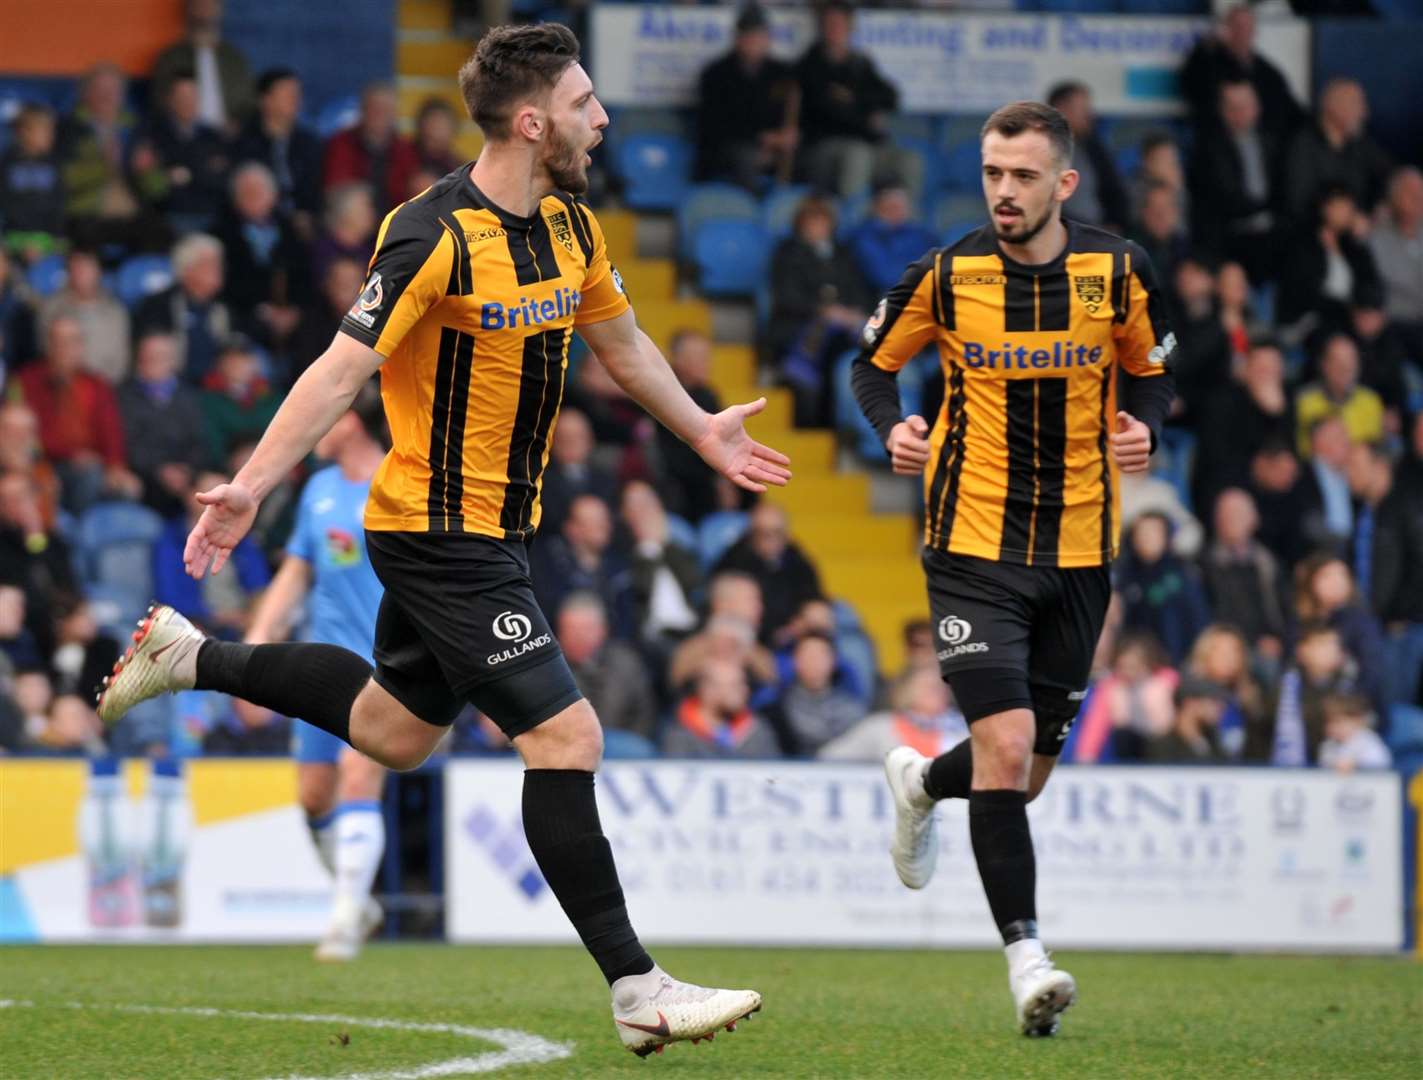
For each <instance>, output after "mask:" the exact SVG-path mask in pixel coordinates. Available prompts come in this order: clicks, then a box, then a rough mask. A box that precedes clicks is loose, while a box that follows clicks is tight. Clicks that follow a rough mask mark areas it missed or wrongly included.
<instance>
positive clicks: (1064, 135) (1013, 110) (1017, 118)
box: [978, 101, 1072, 164]
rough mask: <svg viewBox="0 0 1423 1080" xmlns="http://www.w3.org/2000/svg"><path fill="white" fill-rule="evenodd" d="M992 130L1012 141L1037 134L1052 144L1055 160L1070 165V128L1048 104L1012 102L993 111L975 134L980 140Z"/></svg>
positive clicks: (1065, 119) (1064, 119)
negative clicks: (1018, 136) (1027, 132)
mask: <svg viewBox="0 0 1423 1080" xmlns="http://www.w3.org/2000/svg"><path fill="white" fill-rule="evenodd" d="M990 131H996V132H998V134H1000V135H1002V136H1004V137H1005V138H1009V139H1011V138H1013V137H1014V136H1016V135H1021V134H1023V132H1025V131H1040V132H1042V133H1043V134H1044V135H1046V136H1047V139H1048V142H1050V143H1051V144H1052V149H1053V153H1054V154H1056V155H1057V158H1058V160H1059V161H1062V162H1064V163H1067V164H1070V163H1071V162H1072V129H1071V128H1070V127H1068V126H1067V117H1065V116H1063V115H1062V113H1060V112H1058V111H1057V110H1056V109H1054V108H1053V107H1052V106H1051V105H1044V104H1042V102H1040V101H1015V102H1013V103H1012V104H1011V105H1004V106H1003V107H1002V108H1001V109H998V110H996V111H995V112H994V113H993V115H992V116H990V117H989V118H988V119H987V120H986V121H984V124H983V130H982V131H980V132H979V135H978V137H979V139H980V141H981V140H983V139H985V138H987V137H988V133H989V132H990Z"/></svg>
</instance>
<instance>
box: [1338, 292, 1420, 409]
mask: <svg viewBox="0 0 1423 1080" xmlns="http://www.w3.org/2000/svg"><path fill="white" fill-rule="evenodd" d="M1349 321H1350V324H1351V325H1350V332H1351V333H1352V335H1353V338H1354V344H1355V345H1356V346H1357V347H1358V350H1359V365H1360V367H1359V382H1361V383H1362V384H1363V385H1364V386H1367V387H1368V388H1369V389H1370V390H1373V391H1374V392H1375V393H1377V394H1378V396H1379V399H1380V400H1381V401H1382V402H1383V407H1384V429H1385V430H1386V431H1388V432H1389V434H1391V435H1396V434H1398V433H1399V432H1401V431H1402V430H1403V412H1404V410H1405V409H1406V408H1407V407H1408V384H1409V378H1410V376H1411V377H1412V380H1413V381H1414V382H1416V383H1419V384H1423V349H1415V343H1414V342H1412V341H1410V339H1409V334H1408V331H1407V330H1405V329H1404V328H1403V327H1402V326H1400V325H1398V324H1397V323H1395V322H1393V321H1391V319H1390V318H1389V314H1388V311H1387V309H1386V308H1385V306H1384V303H1383V291H1382V290H1379V289H1361V290H1360V291H1359V295H1357V296H1356V297H1355V299H1354V306H1353V307H1352V308H1351V309H1350V311H1349ZM1416 344H1419V345H1423V341H1420V342H1419V343H1416ZM1415 355H1416V356H1417V357H1418V359H1417V361H1416V362H1415V359H1414V357H1415Z"/></svg>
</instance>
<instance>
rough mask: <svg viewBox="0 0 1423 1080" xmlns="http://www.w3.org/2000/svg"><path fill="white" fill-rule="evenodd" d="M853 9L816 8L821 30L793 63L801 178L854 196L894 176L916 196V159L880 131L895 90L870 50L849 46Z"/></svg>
mask: <svg viewBox="0 0 1423 1080" xmlns="http://www.w3.org/2000/svg"><path fill="white" fill-rule="evenodd" d="M854 10H855V9H854V7H853V6H852V5H850V4H841V3H831V4H826V5H825V6H824V7H823V8H821V9H820V36H819V37H818V38H817V39H816V41H815V44H813V45H811V46H810V48H809V49H807V50H806V51H805V54H804V55H803V56H801V58H800V60H799V61H798V62H797V63H796V78H797V80H798V82H799V84H800V95H801V102H800V134H801V141H802V143H803V144H804V146H805V169H806V174H807V177H808V178H809V180H810V182H811V183H812V184H815V185H816V186H817V187H819V188H821V189H822V190H825V191H833V192H835V193H836V194H837V195H859V194H862V193H863V192H865V191H867V190H869V187H870V185H871V184H872V183H873V182H874V180H875V178H876V177H877V176H883V175H889V176H898V177H900V178H901V179H903V180H904V182H905V183H906V184H907V185H908V186H909V189H910V190H911V191H913V192H914V193H915V194H916V195H917V194H918V192H919V191H920V189H921V188H922V186H923V171H924V170H923V165H922V163H921V162H920V161H919V159H918V158H917V157H916V156H915V155H913V154H911V153H907V152H906V151H904V150H902V149H900V148H899V147H897V146H895V145H894V144H893V143H892V142H890V141H889V140H888V139H887V138H886V131H887V129H886V124H887V119H888V116H889V114H890V113H892V112H893V111H894V110H895V108H896V107H897V106H898V105H899V92H898V91H897V90H895V88H894V86H893V85H892V84H891V83H890V82H889V81H888V80H887V79H886V78H885V77H884V76H883V75H882V74H880V72H879V69H878V68H876V67H875V62H874V61H873V60H872V59H870V57H869V56H868V55H866V54H865V53H862V52H858V51H857V50H855V49H853V48H851V47H850V30H851V23H852V20H853V18H854Z"/></svg>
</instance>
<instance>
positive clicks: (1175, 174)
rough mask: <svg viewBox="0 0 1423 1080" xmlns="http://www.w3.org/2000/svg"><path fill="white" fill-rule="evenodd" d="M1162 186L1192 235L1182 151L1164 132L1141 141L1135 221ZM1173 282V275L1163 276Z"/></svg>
mask: <svg viewBox="0 0 1423 1080" xmlns="http://www.w3.org/2000/svg"><path fill="white" fill-rule="evenodd" d="M1158 186H1165V187H1166V188H1168V189H1169V190H1170V191H1171V193H1172V194H1173V195H1174V196H1175V197H1176V209H1177V212H1178V213H1179V214H1180V218H1181V226H1182V228H1183V229H1185V230H1186V231H1187V232H1190V227H1189V222H1190V213H1191V206H1190V202H1189V199H1188V193H1187V190H1186V174H1185V169H1184V167H1183V166H1182V164H1181V148H1180V147H1179V146H1178V145H1177V144H1176V140H1175V138H1173V137H1172V136H1171V135H1170V134H1168V133H1167V132H1164V131H1157V132H1153V133H1151V134H1149V135H1146V136H1145V137H1143V138H1142V140H1141V161H1140V162H1139V163H1138V164H1137V167H1136V171H1135V172H1134V173H1133V174H1132V179H1131V186H1130V187H1131V191H1130V194H1131V212H1132V219H1133V220H1136V219H1137V218H1139V217H1141V205H1142V203H1144V202H1145V201H1146V196H1147V193H1148V192H1150V191H1151V190H1152V189H1153V188H1156V187H1158ZM1160 276H1161V277H1163V278H1166V279H1167V280H1169V275H1167V274H1161V275H1160Z"/></svg>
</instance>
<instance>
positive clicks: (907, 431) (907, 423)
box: [884, 416, 929, 476]
mask: <svg viewBox="0 0 1423 1080" xmlns="http://www.w3.org/2000/svg"><path fill="white" fill-rule="evenodd" d="M884 448H885V449H886V450H888V451H889V460H890V464H892V465H893V466H894V471H895V472H896V473H898V474H899V475H900V476H918V475H919V474H920V473H922V472H923V471H924V466H925V465H927V464H929V425H928V424H927V423H926V422H925V421H924V418H923V417H922V416H911V417H909V418H908V419H907V420H901V421H900V422H899V423H897V424H895V425H894V427H893V429H892V430H891V431H890V433H889V441H888V442H886V443H885V444H884Z"/></svg>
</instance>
